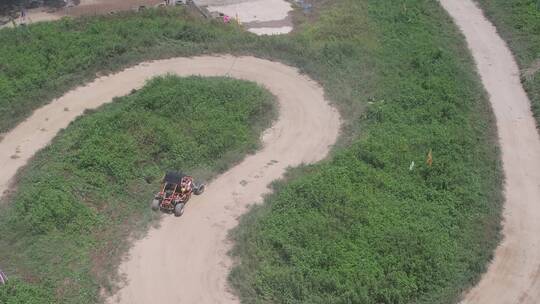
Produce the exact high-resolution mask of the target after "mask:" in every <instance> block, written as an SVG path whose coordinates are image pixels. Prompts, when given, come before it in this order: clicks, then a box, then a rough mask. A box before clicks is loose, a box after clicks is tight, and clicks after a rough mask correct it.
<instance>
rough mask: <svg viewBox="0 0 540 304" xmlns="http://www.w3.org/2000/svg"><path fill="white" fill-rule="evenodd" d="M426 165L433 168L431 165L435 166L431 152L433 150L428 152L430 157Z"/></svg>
mask: <svg viewBox="0 0 540 304" xmlns="http://www.w3.org/2000/svg"><path fill="white" fill-rule="evenodd" d="M426 164H427V165H428V166H430V167H431V165H432V164H433V154H432V152H431V149H429V152H428V155H427V159H426Z"/></svg>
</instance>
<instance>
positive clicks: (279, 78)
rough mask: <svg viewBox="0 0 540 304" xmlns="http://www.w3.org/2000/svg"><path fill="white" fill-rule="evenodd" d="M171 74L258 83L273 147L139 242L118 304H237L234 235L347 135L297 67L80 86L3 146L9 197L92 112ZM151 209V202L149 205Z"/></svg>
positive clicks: (266, 140) (242, 67)
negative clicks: (270, 102) (42, 156)
mask: <svg viewBox="0 0 540 304" xmlns="http://www.w3.org/2000/svg"><path fill="white" fill-rule="evenodd" d="M166 73H172V74H177V75H180V76H188V75H201V76H225V75H229V76H231V77H234V78H239V79H245V80H250V81H254V82H257V83H259V84H261V85H263V86H264V87H265V88H267V89H268V90H269V91H270V92H272V93H273V94H274V95H276V97H277V101H278V103H279V118H278V120H277V121H276V122H275V123H274V124H273V126H272V127H271V128H270V129H268V130H266V131H265V132H264V134H263V138H262V140H263V148H262V149H261V150H260V151H258V152H257V153H256V154H254V155H249V156H247V157H246V158H245V159H244V160H243V161H242V162H241V163H240V164H238V165H236V166H234V167H233V168H231V169H230V170H229V171H227V172H225V173H223V174H222V175H220V176H218V177H217V178H216V179H215V180H214V181H213V182H212V183H210V184H209V185H208V187H207V189H206V192H205V193H204V194H203V195H202V196H197V197H193V198H192V201H190V203H189V204H188V205H187V206H186V211H185V214H184V215H183V217H182V218H175V217H171V216H165V217H164V219H163V220H162V221H161V226H160V227H159V228H158V229H155V228H152V229H151V230H150V231H149V233H148V235H147V236H146V237H145V238H143V239H141V240H139V241H136V242H135V244H134V246H133V248H132V249H131V250H130V252H129V255H128V256H127V257H126V259H125V261H124V262H123V263H122V265H121V266H120V274H121V275H122V276H123V277H125V278H126V283H125V284H124V286H123V287H122V288H121V289H120V290H119V292H117V293H116V294H115V295H114V296H113V297H111V298H109V299H108V300H107V302H109V303H117V302H120V303H161V304H166V303H190V304H192V303H198V304H199V303H237V302H238V300H237V299H236V298H235V297H234V296H233V295H232V294H231V293H230V292H229V290H228V288H227V275H228V273H229V270H230V268H231V266H232V261H231V259H230V257H229V256H228V255H227V252H228V250H229V249H230V248H231V244H230V242H229V240H228V238H227V233H228V231H229V230H230V229H231V228H233V227H235V226H236V225H237V224H238V218H239V216H240V215H242V214H243V213H245V212H246V211H247V208H248V206H249V205H250V204H252V203H257V202H261V200H262V195H263V194H265V193H268V192H269V189H268V185H269V184H270V183H271V182H272V181H273V180H275V179H278V178H280V177H282V175H283V174H284V173H285V170H286V168H287V167H290V166H298V165H300V164H301V163H311V162H315V161H318V160H320V159H322V158H324V157H325V156H326V155H327V153H328V151H329V149H330V146H331V145H333V144H334V142H335V141H336V139H337V137H338V133H339V129H340V119H339V115H338V112H337V111H336V110H335V109H334V108H333V107H331V106H330V105H329V104H328V102H327V101H326V100H325V99H324V92H323V89H322V88H321V87H320V86H319V85H318V84H317V83H315V82H314V81H312V80H310V79H309V78H308V77H306V76H304V75H301V74H300V73H299V71H298V70H297V69H295V68H292V67H289V66H286V65H283V64H281V63H277V62H271V61H267V60H262V59H257V58H254V57H232V56H220V57H215V56H205V57H194V58H173V59H167V60H159V61H152V62H145V63H141V64H139V65H137V66H134V67H131V68H128V69H126V70H124V71H121V72H119V73H116V74H113V75H110V76H104V77H100V78H98V79H96V80H95V81H93V82H92V83H89V84H87V85H85V86H82V87H79V88H76V89H74V90H72V91H70V92H68V93H66V94H65V95H64V96H62V97H60V98H58V99H56V100H54V101H52V102H51V103H50V104H48V105H46V106H44V107H42V108H40V109H38V110H36V111H35V112H34V113H33V114H32V116H31V117H29V118H28V119H27V120H26V121H24V122H22V123H21V124H19V125H18V126H17V127H16V128H14V129H13V130H11V131H10V132H9V133H7V134H5V137H4V139H3V140H2V141H0V167H1V168H2V170H1V171H0V193H2V192H4V191H5V190H7V189H8V187H9V186H10V184H9V183H10V181H12V179H13V177H14V176H15V174H16V172H17V170H18V169H20V168H21V167H23V166H24V165H25V164H26V163H27V162H28V160H29V159H30V158H31V157H32V156H33V155H34V154H35V153H36V152H37V151H38V150H40V149H42V148H43V147H45V146H46V145H48V144H49V143H50V141H51V140H52V139H53V138H54V136H56V134H57V133H58V131H60V130H61V129H62V128H66V127H67V126H68V125H69V123H70V122H71V121H72V120H74V119H75V118H76V117H77V116H79V115H81V114H82V113H83V112H84V110H85V109H94V108H97V107H99V106H100V105H102V104H105V103H107V102H110V101H112V99H113V97H116V96H123V95H127V94H129V92H130V91H131V90H132V89H138V88H141V87H142V86H143V85H144V83H145V81H146V80H147V79H150V78H152V77H155V76H158V75H163V74H166ZM141 200H142V201H144V202H145V203H147V202H148V203H149V202H150V198H141Z"/></svg>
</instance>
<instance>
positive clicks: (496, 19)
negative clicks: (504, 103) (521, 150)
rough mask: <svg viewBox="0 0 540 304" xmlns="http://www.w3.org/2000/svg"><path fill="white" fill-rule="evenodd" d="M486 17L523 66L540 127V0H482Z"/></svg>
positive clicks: (523, 74)
mask: <svg viewBox="0 0 540 304" xmlns="http://www.w3.org/2000/svg"><path fill="white" fill-rule="evenodd" d="M477 2H478V3H479V4H480V6H481V7H482V9H483V10H484V12H485V14H486V16H487V17H488V18H489V19H490V20H491V21H492V22H493V23H494V24H495V26H496V27H497V31H498V32H499V33H500V34H501V36H502V37H503V38H504V39H505V40H506V41H507V43H508V45H509V46H510V48H511V49H512V51H513V53H514V54H515V56H516V59H517V61H518V64H519V66H520V68H521V73H522V83H523V86H524V88H525V91H527V94H528V95H529V99H530V100H531V103H532V110H533V113H534V116H535V117H536V120H537V123H538V126H539V127H540V2H539V1H538V0H478V1H477Z"/></svg>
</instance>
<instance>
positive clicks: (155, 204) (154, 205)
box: [150, 199, 159, 211]
mask: <svg viewBox="0 0 540 304" xmlns="http://www.w3.org/2000/svg"><path fill="white" fill-rule="evenodd" d="M150 207H152V210H154V211H158V210H159V200H157V199H154V200H153V201H152V204H151V205H150Z"/></svg>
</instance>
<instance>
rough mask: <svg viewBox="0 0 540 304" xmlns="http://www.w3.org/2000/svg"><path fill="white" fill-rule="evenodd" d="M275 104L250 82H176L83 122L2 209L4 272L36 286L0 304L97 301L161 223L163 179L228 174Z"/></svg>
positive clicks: (13, 291) (12, 292)
mask: <svg viewBox="0 0 540 304" xmlns="http://www.w3.org/2000/svg"><path fill="white" fill-rule="evenodd" d="M272 99H273V97H272V96H271V95H270V94H269V93H268V92H267V91H265V90H263V89H261V88H259V87H258V86H257V85H256V84H253V83H249V82H244V81H238V80H231V79H227V78H210V79H204V78H197V77H192V78H185V79H182V78H178V77H173V76H167V77H165V78H157V79H154V80H152V81H151V82H150V83H149V84H148V85H147V86H145V87H144V88H143V89H141V90H140V91H139V92H136V93H134V94H132V95H130V96H128V97H122V98H119V99H118V100H117V101H116V102H115V103H113V104H110V105H106V106H104V107H102V108H100V109H99V110H98V111H97V112H96V113H94V114H92V115H88V116H85V117H84V118H81V119H78V120H77V121H76V122H74V123H73V124H72V125H71V126H70V127H69V128H68V129H67V130H66V131H64V132H62V134H61V135H60V136H59V137H57V138H56V139H55V140H54V143H53V144H52V145H51V146H49V147H48V148H46V149H45V150H44V151H42V152H40V153H38V155H37V156H36V158H35V160H34V161H33V162H32V164H31V166H30V167H29V168H28V169H26V172H25V173H24V174H23V177H22V179H21V181H20V184H19V191H18V192H17V194H16V195H15V197H14V198H13V200H12V204H11V205H10V207H9V208H2V210H1V212H0V230H1V231H2V235H1V237H0V256H1V257H2V267H3V269H4V270H5V271H8V273H11V274H13V275H12V276H13V277H14V275H17V276H19V277H22V278H24V279H27V280H29V281H30V282H31V283H32V284H30V285H28V284H24V283H19V282H17V281H15V282H16V283H15V284H13V285H11V286H9V287H8V288H4V289H0V303H48V302H53V301H55V302H60V303H78V304H83V303H96V302H97V296H98V286H103V285H107V283H108V282H107V280H108V275H110V271H109V270H111V269H115V268H114V265H115V264H116V263H118V261H119V257H120V254H121V253H122V252H123V250H124V249H125V248H126V245H127V244H126V243H127V241H126V239H127V237H128V236H129V235H130V230H132V229H136V230H140V229H143V228H146V227H148V224H149V223H150V222H151V219H152V218H154V219H155V218H156V215H155V214H152V212H151V211H150V209H149V202H150V199H151V197H152V195H153V192H155V191H157V190H156V189H158V187H159V178H160V177H161V176H162V174H163V172H164V171H165V170H167V169H170V168H179V169H182V170H185V172H193V171H205V172H208V173H216V172H218V171H222V170H224V169H225V168H226V167H227V165H228V164H230V163H231V162H232V161H234V160H236V159H238V157H241V156H242V155H243V154H245V152H247V151H251V150H253V149H255V148H256V146H257V143H258V138H259V131H261V130H262V128H263V127H266V126H267V125H268V122H269V118H270V116H271V115H270V114H271V113H273V111H272V104H271V101H272ZM35 294H37V295H35ZM46 299H48V300H46ZM11 301H13V302H11ZM17 301H18V302H17Z"/></svg>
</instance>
